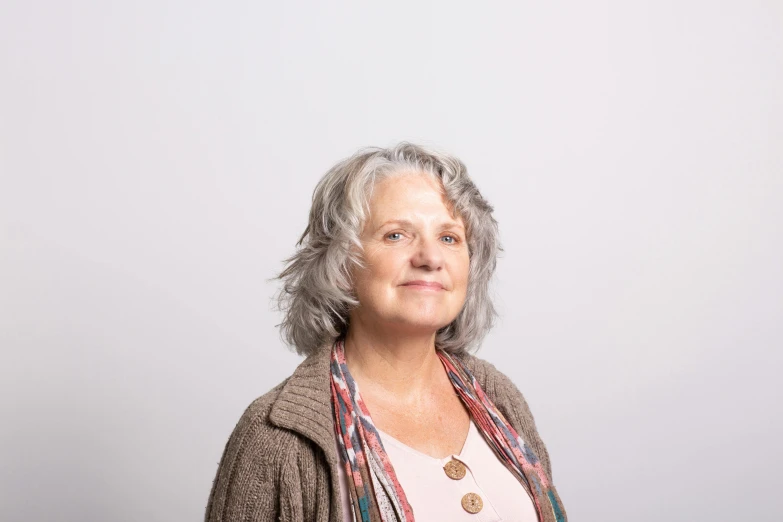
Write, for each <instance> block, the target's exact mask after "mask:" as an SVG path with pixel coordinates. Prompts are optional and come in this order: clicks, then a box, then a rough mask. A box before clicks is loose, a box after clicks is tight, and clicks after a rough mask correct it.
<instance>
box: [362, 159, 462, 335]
mask: <svg viewBox="0 0 783 522" xmlns="http://www.w3.org/2000/svg"><path fill="white" fill-rule="evenodd" d="M438 188H439V186H438V182H437V181H436V180H434V179H432V178H430V177H428V176H424V175H420V174H403V175H399V176H395V177H391V178H386V179H384V180H382V181H380V182H378V184H376V185H375V187H374V190H373V195H372V198H371V200H370V215H369V217H368V219H367V222H366V223H365V227H364V230H363V232H362V235H361V240H362V245H363V246H364V260H365V263H366V265H367V267H366V268H364V269H356V270H355V271H354V274H353V280H354V285H355V289H356V293H357V296H358V299H359V303H360V305H359V307H357V308H356V309H354V310H353V311H352V312H351V324H355V322H356V321H357V320H358V321H360V322H361V323H362V324H365V325H374V326H376V327H377V326H382V327H394V329H395V332H402V331H406V332H410V333H419V334H422V333H429V334H434V333H435V331H437V330H438V329H439V328H441V327H443V326H446V325H447V324H449V323H451V322H452V321H453V320H454V318H455V317H456V316H457V314H459V312H460V310H461V309H462V306H463V304H464V303H465V295H466V292H467V286H468V269H469V258H468V244H467V238H466V235H465V225H464V222H463V220H462V218H461V217H459V216H457V217H456V218H454V217H452V215H451V213H450V212H449V209H448V207H447V205H446V203H447V200H446V199H445V197H444V196H442V195H441V193H440V192H439V190H438ZM415 281H419V282H424V283H429V284H430V286H427V285H426V284H416V283H414V282H415Z"/></svg>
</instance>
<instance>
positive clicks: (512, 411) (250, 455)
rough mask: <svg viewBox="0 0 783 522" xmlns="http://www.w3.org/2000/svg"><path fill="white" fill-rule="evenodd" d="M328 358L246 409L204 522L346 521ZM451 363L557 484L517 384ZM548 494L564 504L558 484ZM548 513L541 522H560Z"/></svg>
mask: <svg viewBox="0 0 783 522" xmlns="http://www.w3.org/2000/svg"><path fill="white" fill-rule="evenodd" d="M330 356H331V346H324V347H323V348H321V349H319V350H317V351H316V352H315V353H313V354H311V355H310V356H308V357H307V358H306V359H305V360H304V361H302V363H301V364H300V365H299V366H298V367H297V368H296V370H294V372H293V374H292V375H291V376H290V377H289V378H287V379H286V380H284V381H283V382H282V383H280V384H279V385H277V386H275V387H274V388H272V389H271V390H270V391H269V392H267V393H266V394H264V395H262V396H261V397H259V398H258V399H256V400H254V401H253V402H252V403H251V404H250V406H248V408H247V409H246V410H245V412H244V413H243V414H242V416H241V417H240V419H239V421H238V423H237V425H236V427H235V428H234V430H233V432H232V433H231V435H230V437H229V439H228V442H227V443H226V446H225V449H224V451H223V455H222V457H221V459H220V463H219V465H218V470H217V474H216V476H215V479H214V481H213V484H212V490H211V493H210V496H209V500H208V503H207V509H206V514H205V518H204V520H205V522H270V521H281V522H289V521H290V522H294V521H296V522H311V521H312V522H343V514H342V506H341V501H340V491H339V489H338V487H339V486H338V484H339V483H340V482H339V474H338V473H339V471H338V466H339V465H340V462H339V460H338V456H337V451H336V449H335V442H334V437H335V435H334V433H335V431H334V416H333V411H332V404H331V400H332V396H331V372H330V367H329V365H330ZM454 357H457V358H459V360H460V362H461V363H462V364H463V365H465V367H466V368H468V370H470V372H471V373H472V374H473V375H474V376H475V378H476V380H477V381H478V382H479V384H480V385H481V387H482V388H483V390H484V392H485V393H486V394H487V396H488V397H489V398H490V399H491V400H492V402H493V403H494V404H495V405H496V406H497V408H498V409H499V410H500V411H501V412H502V413H503V415H504V416H505V417H506V419H507V420H508V422H509V423H510V424H511V425H512V426H513V427H514V429H515V430H516V431H517V432H518V433H519V434H520V435H521V436H522V437H523V438H524V440H525V441H526V442H528V444H530V445H531V446H532V448H533V450H534V451H535V453H536V455H537V456H538V458H539V459H540V461H541V464H542V466H543V469H544V471H545V472H546V476H547V479H548V481H549V482H550V483H552V469H551V464H550V460H549V453H548V452H547V449H546V446H545V445H544V442H543V441H542V440H541V437H539V435H538V431H537V430H536V425H535V421H534V419H533V415H532V414H531V413H530V408H529V407H528V405H527V402H526V401H525V398H524V397H523V396H522V394H521V393H520V392H519V390H518V389H517V387H516V386H515V385H514V383H512V382H511V380H510V379H509V378H508V377H507V376H506V375H504V374H503V373H502V372H500V371H499V370H497V369H496V368H495V367H494V366H493V365H492V364H490V363H488V362H486V361H484V360H482V359H479V358H478V357H475V356H473V355H469V354H464V355H459V356H454ZM551 493H552V494H553V495H554V496H555V498H556V499H557V503H558V504H560V505H561V506H562V502H561V501H560V498H559V496H558V494H557V491H556V490H555V488H554V485H552V488H551ZM550 515H551V513H545V514H544V519H543V520H541V522H555V519H554V517H553V516H550ZM563 517H565V511H563Z"/></svg>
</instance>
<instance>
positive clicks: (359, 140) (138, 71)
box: [0, 0, 783, 522]
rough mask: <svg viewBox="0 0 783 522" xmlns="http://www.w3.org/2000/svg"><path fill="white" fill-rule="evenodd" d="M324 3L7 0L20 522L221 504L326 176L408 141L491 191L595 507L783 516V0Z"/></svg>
mask: <svg viewBox="0 0 783 522" xmlns="http://www.w3.org/2000/svg"><path fill="white" fill-rule="evenodd" d="M320 4H321V3H316V2H310V3H307V4H305V3H295V2H228V1H227V2H194V1H187V2H186V1H182V0H179V1H177V0H157V1H154V2H153V1H126V2H110V1H103V2H100V1H93V2H88V1H82V2H75V1H72V2H55V1H51V0H50V1H48V2H32V1H27V2H23V1H11V2H4V3H3V4H2V5H0V347H1V348H2V351H1V352H0V354H1V357H2V359H1V360H0V519H1V520H3V521H6V520H8V521H17V520H19V521H21V520H25V521H50V520H52V521H54V520H57V521H60V520H63V521H65V520H67V521H107V520H110V521H117V522H125V521H142V520H143V521H145V522H150V521H161V522H163V521H166V522H169V521H186V520H200V519H201V517H203V511H204V508H205V505H206V502H207V496H208V493H209V489H210V486H211V483H212V479H213V478H214V473H215V471H216V467H217V462H218V460H219V458H220V455H221V452H222V450H223V445H224V444H225V442H226V439H227V438H228V435H229V434H230V432H231V430H232V429H233V428H234V424H235V422H236V421H237V420H238V418H239V416H240V415H241V413H242V411H243V410H244V408H245V406H247V404H249V403H250V401H252V400H253V399H254V398H255V397H257V396H259V395H261V394H263V393H264V392H266V391H267V390H268V389H269V388H271V387H272V386H273V385H274V384H276V383H277V382H279V381H280V380H281V379H283V378H284V377H285V376H287V375H288V374H290V372H291V371H292V370H293V368H294V367H295V365H296V364H297V363H298V361H299V359H298V357H296V356H294V355H292V354H291V353H289V352H287V351H286V349H285V347H284V346H283V344H282V343H281V341H280V340H279V337H278V332H277V330H276V328H275V327H274V325H275V324H276V323H277V322H278V321H279V319H280V317H279V316H278V315H277V314H276V313H275V312H273V311H271V309H270V299H271V297H272V295H273V293H274V291H275V289H276V286H275V284H273V283H271V282H267V280H268V279H269V278H271V277H273V276H274V275H275V273H276V272H277V271H278V270H279V269H281V268H282V263H281V261H282V259H284V258H285V257H286V256H288V255H290V254H291V253H292V252H293V248H294V243H295V241H296V240H297V239H298V237H299V235H300V234H301V233H302V231H303V229H304V226H305V220H306V217H307V212H308V210H309V202H310V197H311V194H312V190H313V188H314V186H315V183H316V182H317V180H318V179H319V178H320V176H321V175H322V174H323V173H324V172H325V171H326V170H327V169H328V168H329V167H330V166H331V165H332V164H333V163H334V162H336V161H337V160H339V159H341V158H343V157H345V156H347V155H349V154H351V153H353V152H354V151H355V150H356V149H358V148H359V147H361V146H364V145H391V144H393V143H394V142H396V141H398V140H402V139H406V140H412V141H419V142H422V143H429V144H432V145H436V146H440V147H442V148H444V149H446V150H449V151H451V152H453V153H455V154H457V155H458V156H460V157H461V158H462V159H463V160H464V161H465V162H466V163H467V165H468V167H469V169H470V171H471V173H472V175H473V177H474V179H475V181H476V182H477V184H478V185H479V187H480V189H481V190H482V192H483V193H484V195H485V196H486V197H487V198H488V199H489V200H490V202H491V203H493V204H494V206H495V208H496V216H497V219H498V220H499V222H500V226H501V234H502V235H501V239H502V241H503V246H504V247H505V252H504V254H503V258H502V259H501V260H500V263H499V267H498V280H497V284H496V292H497V295H498V302H499V308H500V311H501V313H502V315H503V319H502V321H501V322H500V323H499V325H498V326H497V327H496V329H495V330H494V331H493V332H492V334H491V335H490V336H489V338H488V339H487V341H486V343H485V345H484V347H483V348H482V350H481V351H480V352H479V355H480V356H482V357H484V358H486V359H488V360H490V361H491V362H493V363H495V364H496V365H498V366H499V367H500V368H501V369H503V370H504V371H506V373H508V374H509V375H510V376H511V377H512V379H513V380H514V381H515V382H516V383H517V384H518V385H519V387H520V388H521V389H522V391H523V392H524V393H525V395H526V396H527V398H528V401H529V403H530V405H531V408H532V409H533V412H534V414H535V416H536V419H537V422H538V426H539V431H540V432H541V434H542V436H543V438H544V440H545V441H546V443H547V445H548V447H549V450H550V453H551V456H552V461H553V465H554V478H555V483H556V484H557V486H558V489H559V492H560V493H561V496H562V498H563V501H564V503H565V505H566V508H567V510H568V512H569V515H570V517H571V519H572V520H574V521H588V522H591V521H601V522H612V521H618V522H619V521H626V520H634V521H637V522H648V521H649V522H659V521H660V520H667V521H686V520H687V521H693V520H715V521H734V520H754V521H779V520H781V519H783V495H781V494H780V490H781V487H783V481H782V480H781V475H780V471H779V470H780V467H781V465H782V464H783V462H782V460H783V459H781V446H780V440H781V437H782V436H783V421H782V420H781V406H780V402H781V399H783V397H782V395H783V393H782V392H781V384H780V380H779V379H780V372H781V370H783V368H782V366H783V364H782V363H783V360H782V359H783V355H781V338H782V337H783V336H782V335H781V334H782V333H783V331H782V330H783V273H782V271H781V267H782V266H783V245H782V243H783V241H782V240H783V237H782V236H783V234H782V233H781V226H783V152H781V151H783V118H782V116H783V95H782V93H783V31H782V30H783V4H781V3H780V2H778V1H774V0H769V1H757V2H751V1H747V0H743V1H739V0H736V1H725V2H709V1H695V0H690V1H678V2H661V1H657V2H653V1H649V2H638V1H636V2H628V1H623V2H621V1H616V2H576V1H572V2H555V3H552V2H521V3H520V2H508V3H506V4H504V5H502V6H498V5H496V4H495V3H488V2H485V3H481V2H478V3H477V2H453V1H452V2H433V1H428V2H424V1H418V2H386V3H384V4H381V3H359V2H351V3H347V2H346V3H342V4H341V5H339V6H336V5H330V6H325V5H320ZM367 4H372V5H367ZM490 4H491V5H490Z"/></svg>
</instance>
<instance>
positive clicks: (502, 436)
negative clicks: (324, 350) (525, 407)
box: [331, 338, 566, 522]
mask: <svg viewBox="0 0 783 522" xmlns="http://www.w3.org/2000/svg"><path fill="white" fill-rule="evenodd" d="M343 343H344V340H343V339H342V338H339V339H337V341H335V343H334V345H333V346H332V360H331V372H332V384H331V386H332V409H333V411H334V414H335V431H336V433H337V439H338V446H339V448H340V456H341V459H342V462H343V464H344V465H345V470H346V472H347V474H348V477H349V484H350V483H351V482H352V483H353V487H352V488H350V487H349V490H350V494H351V500H352V503H353V508H354V515H355V518H356V520H357V522H414V517H413V509H411V506H410V504H408V500H407V498H406V497H405V492H404V491H403V490H402V487H401V486H400V483H399V481H398V480H397V476H396V474H395V473H394V468H393V467H392V464H391V462H390V460H389V456H388V455H387V454H386V451H385V450H384V448H383V444H382V443H381V437H380V435H379V434H378V430H377V429H376V428H375V425H374V424H373V422H372V419H371V418H370V412H369V411H368V410H367V406H365V404H364V401H362V398H361V396H360V395H359V386H358V385H357V384H356V382H355V381H354V380H353V378H352V377H351V374H350V372H349V371H348V366H347V365H346V364H345V352H344V344H343ZM437 354H438V356H439V357H440V360H441V362H442V363H443V366H444V368H445V369H446V372H447V373H448V376H449V379H450V380H451V384H452V385H453V386H454V388H455V390H456V391H457V395H459V397H460V399H462V402H463V403H464V404H465V406H466V407H467V409H468V411H469V412H470V416H471V418H472V419H473V422H474V423H475V424H476V427H477V428H478V429H479V431H480V432H481V434H482V435H483V437H484V439H485V440H486V441H487V443H488V444H489V446H490V447H491V448H492V450H493V451H494V452H495V455H497V457H498V458H499V459H500V461H501V462H503V463H504V464H505V465H506V467H507V468H508V469H509V471H510V472H511V473H512V474H513V475H514V476H515V477H516V478H517V480H519V482H520V483H521V484H522V486H523V487H524V488H525V489H526V490H527V492H528V493H530V496H531V498H532V499H533V502H534V504H535V508H536V512H537V513H538V518H539V520H544V512H545V511H549V512H550V513H551V514H552V516H551V517H549V518H550V519H553V520H555V521H557V522H565V520H566V518H565V514H564V512H563V509H562V507H561V506H560V504H559V502H558V499H557V497H556V496H555V494H554V492H553V491H552V487H551V485H550V482H549V479H547V477H546V474H545V472H544V469H543V467H542V465H541V461H539V460H538V457H536V455H535V453H534V452H533V450H532V449H531V448H530V446H528V445H527V444H526V443H525V441H524V440H522V437H520V436H519V434H517V432H516V431H515V430H514V428H513V427H512V426H511V424H509V423H508V421H506V419H505V417H504V416H503V414H502V413H500V411H499V410H498V409H497V408H496V407H495V405H494V404H493V403H492V401H491V400H490V399H489V397H487V395H486V394H485V393H484V390H482V389H481V386H480V385H479V383H478V381H476V378H475V377H474V376H473V374H471V372H470V371H468V369H467V368H465V366H464V365H463V364H462V363H461V362H460V361H459V360H457V359H456V358H453V357H451V356H450V355H449V354H447V353H445V352H443V351H442V350H437Z"/></svg>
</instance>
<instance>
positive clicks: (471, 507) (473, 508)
mask: <svg viewBox="0 0 783 522" xmlns="http://www.w3.org/2000/svg"><path fill="white" fill-rule="evenodd" d="M483 507H484V502H483V501H482V500H481V497H480V496H478V495H476V494H475V493H466V494H465V496H464V497H462V508H463V509H464V510H465V511H467V512H468V513H473V514H474V515H475V514H476V513H478V512H479V511H481V508H483Z"/></svg>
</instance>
